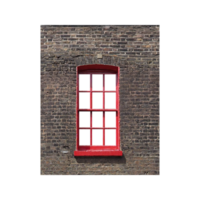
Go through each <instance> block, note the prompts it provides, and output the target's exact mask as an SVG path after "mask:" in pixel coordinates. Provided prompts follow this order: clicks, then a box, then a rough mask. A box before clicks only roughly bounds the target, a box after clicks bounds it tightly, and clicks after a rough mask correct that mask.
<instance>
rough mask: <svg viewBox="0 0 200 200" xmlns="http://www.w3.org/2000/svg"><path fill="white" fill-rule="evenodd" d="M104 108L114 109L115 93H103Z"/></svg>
mask: <svg viewBox="0 0 200 200" xmlns="http://www.w3.org/2000/svg"><path fill="white" fill-rule="evenodd" d="M105 108H107V109H109V108H110V109H116V93H115V92H112V93H111V92H105Z"/></svg>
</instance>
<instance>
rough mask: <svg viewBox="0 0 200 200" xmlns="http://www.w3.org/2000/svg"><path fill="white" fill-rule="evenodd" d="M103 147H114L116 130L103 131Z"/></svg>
mask: <svg viewBox="0 0 200 200" xmlns="http://www.w3.org/2000/svg"><path fill="white" fill-rule="evenodd" d="M105 145H106V146H116V129H106V130H105Z"/></svg>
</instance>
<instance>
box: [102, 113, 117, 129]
mask: <svg viewBox="0 0 200 200" xmlns="http://www.w3.org/2000/svg"><path fill="white" fill-rule="evenodd" d="M105 127H112V128H115V127H116V112H105Z"/></svg>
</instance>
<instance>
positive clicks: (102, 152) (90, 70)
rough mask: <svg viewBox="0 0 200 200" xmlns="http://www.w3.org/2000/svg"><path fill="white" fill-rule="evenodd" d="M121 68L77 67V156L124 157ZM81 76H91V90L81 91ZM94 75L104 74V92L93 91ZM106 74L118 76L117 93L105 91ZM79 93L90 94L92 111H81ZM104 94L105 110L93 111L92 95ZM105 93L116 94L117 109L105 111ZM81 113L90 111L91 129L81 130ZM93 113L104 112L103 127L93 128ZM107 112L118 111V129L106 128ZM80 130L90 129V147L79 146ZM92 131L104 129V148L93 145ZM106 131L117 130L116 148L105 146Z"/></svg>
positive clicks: (102, 66)
mask: <svg viewBox="0 0 200 200" xmlns="http://www.w3.org/2000/svg"><path fill="white" fill-rule="evenodd" d="M119 73H120V72H119V67H116V66H110V65H99V64H95V65H84V66H79V67H77V87H76V88H77V103H76V115H77V126H76V127H77V135H76V138H77V145H76V151H74V155H75V156H122V151H120V129H119V125H120V118H119V116H120V115H119V113H120V111H119V75H120V74H119ZM79 74H90V90H89V91H79ZM92 74H103V91H92ZM105 74H116V91H105ZM79 92H90V109H79ZM93 92H103V109H92V93H93ZM105 92H115V93H116V109H105ZM79 111H90V127H88V128H79ZM92 111H102V112H103V127H97V128H92ZM105 111H116V127H115V128H105ZM79 129H90V145H89V146H79ZM92 129H103V146H93V145H92ZM105 129H116V146H105Z"/></svg>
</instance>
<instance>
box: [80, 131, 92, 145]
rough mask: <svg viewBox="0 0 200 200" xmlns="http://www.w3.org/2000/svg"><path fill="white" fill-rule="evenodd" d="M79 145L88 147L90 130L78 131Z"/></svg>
mask: <svg viewBox="0 0 200 200" xmlns="http://www.w3.org/2000/svg"><path fill="white" fill-rule="evenodd" d="M79 145H87V146H88V145H90V129H79Z"/></svg>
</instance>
